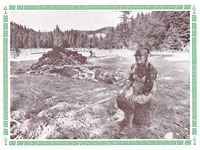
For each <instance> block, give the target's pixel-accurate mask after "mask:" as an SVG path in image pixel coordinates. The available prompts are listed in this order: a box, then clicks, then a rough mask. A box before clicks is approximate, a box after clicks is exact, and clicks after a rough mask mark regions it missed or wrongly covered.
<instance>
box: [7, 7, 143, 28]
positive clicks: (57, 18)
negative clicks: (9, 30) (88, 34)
mask: <svg viewBox="0 0 200 150" xmlns="http://www.w3.org/2000/svg"><path fill="white" fill-rule="evenodd" d="M137 12H138V11H132V13H131V15H130V16H132V15H133V17H135V16H136V15H137ZM10 13H11V15H10V21H13V22H15V23H17V24H21V25H23V26H24V25H25V26H26V27H28V28H32V29H34V30H36V31H39V30H40V31H53V29H55V27H56V25H58V26H59V28H60V29H61V30H62V31H64V30H71V29H74V30H97V29H100V28H103V27H107V26H113V27H115V26H117V24H118V23H120V16H121V14H122V12H119V11H116V10H115V11H74V10H73V11H11V12H10ZM143 13H147V12H143Z"/></svg>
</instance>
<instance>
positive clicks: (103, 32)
mask: <svg viewBox="0 0 200 150" xmlns="http://www.w3.org/2000/svg"><path fill="white" fill-rule="evenodd" d="M111 28H112V27H104V28H100V29H97V30H89V31H85V30H75V31H78V32H84V33H87V34H88V35H89V37H91V36H93V35H94V34H95V35H96V36H97V37H100V35H101V36H102V37H105V36H106V34H107V33H108V32H109V31H110V29H111Z"/></svg>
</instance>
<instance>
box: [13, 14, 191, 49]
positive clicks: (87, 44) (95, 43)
mask: <svg viewBox="0 0 200 150" xmlns="http://www.w3.org/2000/svg"><path fill="white" fill-rule="evenodd" d="M121 13H122V15H121V16H120V18H121V22H120V23H119V24H117V26H116V27H109V30H108V31H107V32H106V36H101V32H100V36H97V35H96V32H95V31H94V33H93V34H91V33H90V34H88V33H89V32H84V31H78V30H73V29H71V30H66V31H61V30H60V28H59V27H58V25H57V26H56V28H55V29H54V30H53V31H49V32H46V31H45V32H41V31H35V30H33V29H30V28H27V27H26V26H22V25H19V24H16V23H14V22H11V23H10V31H11V32H10V46H11V48H14V49H20V48H25V49H27V48H53V47H62V48H99V49H122V48H123V49H134V48H135V46H136V45H137V44H141V43H145V42H148V43H149V44H150V46H151V47H152V49H155V50H160V49H164V48H165V49H172V50H182V49H183V48H184V47H185V46H187V45H188V43H189V42H190V12H189V11H152V12H150V13H146V14H144V13H143V12H141V13H137V16H136V17H135V18H134V17H133V16H130V15H131V12H130V11H122V12H121Z"/></svg>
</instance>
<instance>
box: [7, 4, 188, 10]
mask: <svg viewBox="0 0 200 150" xmlns="http://www.w3.org/2000/svg"><path fill="white" fill-rule="evenodd" d="M99 9H100V10H115V9H132V10H134V9H137V10H150V9H154V10H157V9H162V10H164V9H166V10H174V9H176V10H182V9H188V10H190V9H191V5H10V6H9V10H99Z"/></svg>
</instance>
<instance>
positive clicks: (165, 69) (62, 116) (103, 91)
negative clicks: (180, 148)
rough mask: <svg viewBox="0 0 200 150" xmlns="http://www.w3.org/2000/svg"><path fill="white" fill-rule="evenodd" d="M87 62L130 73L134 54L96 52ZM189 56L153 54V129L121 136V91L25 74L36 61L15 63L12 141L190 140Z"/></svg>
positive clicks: (110, 86)
mask: <svg viewBox="0 0 200 150" xmlns="http://www.w3.org/2000/svg"><path fill="white" fill-rule="evenodd" d="M81 53H83V54H84V53H85V54H87V52H81ZM95 53H96V55H97V57H92V58H88V61H89V62H90V63H93V64H98V65H101V66H102V69H104V70H107V71H116V70H117V69H121V70H122V71H124V72H128V70H129V68H130V66H131V64H132V63H134V58H133V54H134V52H132V51H123V50H121V51H111V52H110V51H100V50H97V51H95ZM189 58H190V57H189V53H152V55H151V56H150V57H149V61H150V62H152V64H154V65H155V67H156V69H157V72H158V77H157V81H156V82H157V94H156V97H155V98H154V99H153V100H152V102H151V107H150V110H149V111H150V122H151V124H150V126H147V125H140V126H134V129H133V131H132V132H130V133H129V134H127V135H121V134H120V133H119V131H120V130H121V128H122V126H121V124H120V121H121V120H122V119H123V112H122V111H121V110H119V109H118V108H117V106H116V101H115V99H116V93H117V91H118V90H119V89H120V87H118V86H116V85H113V84H107V83H104V82H101V81H98V82H93V81H88V80H80V79H73V78H70V77H65V76H61V75H56V74H52V75H32V74H26V73H25V70H26V68H28V67H30V66H31V64H32V63H34V62H36V61H37V60H32V59H31V60H30V59H29V60H21V61H20V60H17V61H16V60H12V61H11V63H10V66H11V70H10V73H11V75H10V90H11V93H10V107H11V108H10V110H11V111H10V115H11V124H10V125H11V138H12V139H164V138H167V139H189V138H190V61H189Z"/></svg>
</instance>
